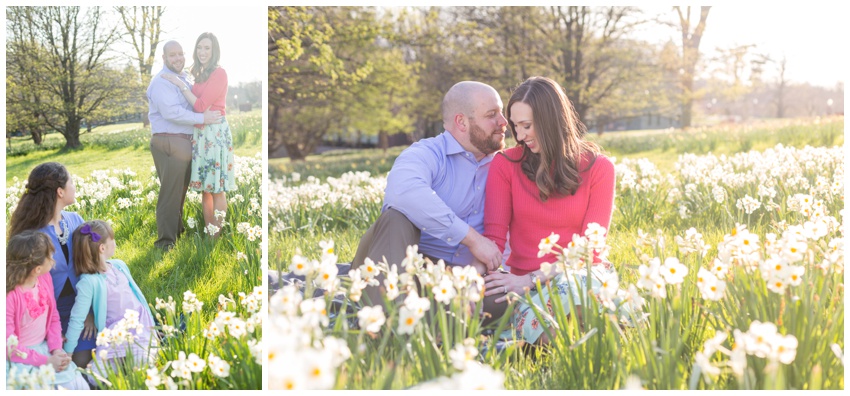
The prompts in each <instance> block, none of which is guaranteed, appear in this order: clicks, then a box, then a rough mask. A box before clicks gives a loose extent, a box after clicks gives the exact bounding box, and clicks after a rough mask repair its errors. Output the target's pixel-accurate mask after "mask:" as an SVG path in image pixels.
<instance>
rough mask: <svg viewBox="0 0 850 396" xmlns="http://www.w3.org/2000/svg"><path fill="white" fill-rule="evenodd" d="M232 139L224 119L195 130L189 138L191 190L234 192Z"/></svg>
mask: <svg viewBox="0 0 850 396" xmlns="http://www.w3.org/2000/svg"><path fill="white" fill-rule="evenodd" d="M235 167H236V163H235V161H234V159H233V137H232V136H231V134H230V125H229V124H228V123H227V120H223V121H222V122H221V124H210V125H204V129H198V128H195V131H194V134H193V135H192V177H191V179H190V180H189V187H190V188H191V189H193V190H195V191H201V192H209V193H220V192H224V191H233V190H236V169H235Z"/></svg>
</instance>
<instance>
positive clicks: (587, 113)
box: [536, 6, 651, 124]
mask: <svg viewBox="0 0 850 396" xmlns="http://www.w3.org/2000/svg"><path fill="white" fill-rule="evenodd" d="M541 12H543V13H544V15H542V16H541V17H542V19H541V21H540V23H538V24H537V26H538V29H540V30H541V31H542V33H543V37H548V40H546V41H545V42H546V43H547V46H546V47H543V48H542V49H541V50H538V53H537V55H536V56H537V57H539V58H541V59H542V60H544V61H545V62H547V63H548V65H549V68H550V70H552V72H554V73H555V76H556V77H557V78H555V79H556V80H558V81H559V82H560V83H561V84H562V85H563V86H564V89H565V90H566V92H567V96H568V97H569V98H570V100H571V101H572V103H573V106H574V107H575V109H576V112H577V113H578V115H579V118H580V119H581V120H582V121H583V122H585V123H588V124H592V122H591V115H592V114H593V110H594V109H595V108H599V107H603V106H609V109H606V110H603V111H600V112H598V114H597V115H602V114H604V113H606V112H612V110H613V108H611V107H610V106H614V107H617V106H620V105H621V104H622V105H625V104H626V102H624V101H623V97H622V96H621V95H622V94H628V91H626V90H624V88H625V87H626V85H627V84H630V83H631V82H635V81H639V80H644V79H646V78H647V76H646V73H648V72H650V71H651V69H650V66H651V65H650V64H649V63H647V61H648V60H649V59H651V57H648V56H647V53H646V52H645V50H644V48H643V45H635V44H636V43H634V42H633V41H631V40H629V39H628V37H629V35H631V34H632V33H634V31H635V29H636V28H637V27H639V26H640V25H642V24H643V23H646V19H645V18H643V16H642V13H641V11H640V10H639V9H638V8H636V7H577V6H568V7H560V6H559V7H550V8H548V9H541ZM640 92H641V93H642V92H643V90H640ZM627 107H628V106H627ZM627 112H629V110H628V109H626V108H624V109H622V110H618V111H613V113H627Z"/></svg>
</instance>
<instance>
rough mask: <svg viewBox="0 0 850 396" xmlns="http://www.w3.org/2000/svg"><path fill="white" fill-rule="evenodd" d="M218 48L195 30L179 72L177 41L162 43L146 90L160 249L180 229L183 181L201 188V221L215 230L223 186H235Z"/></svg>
mask: <svg viewBox="0 0 850 396" xmlns="http://www.w3.org/2000/svg"><path fill="white" fill-rule="evenodd" d="M220 58H221V50H220V47H219V43H218V38H216V36H215V35H213V34H212V33H203V34H201V35H200V36H199V37H198V39H197V40H196V42H195V48H194V50H193V52H192V59H193V61H194V62H193V64H192V66H191V68H190V70H189V73H188V74H187V73H185V72H184V71H183V68H184V66H185V62H186V58H185V55H184V53H183V47H181V46H180V43H178V42H176V41H169V42H167V43H165V45H163V47H162V61H163V64H164V67H163V68H162V71H160V72H159V73H158V74H157V75H156V76H154V77H153V78H152V79H151V83H150V86H149V87H148V90H147V97H148V104H149V107H150V109H149V112H148V116H149V118H150V123H151V133H152V136H151V154H152V155H153V160H154V166H155V167H156V173H157V176H158V177H159V181H160V190H159V197H158V198H157V203H156V227H157V236H158V238H157V240H156V242H154V245H155V246H156V247H158V248H160V249H163V250H169V249H171V248H172V247H173V246H174V243H175V242H176V241H177V237H178V236H179V235H180V234H181V233H182V232H183V203H184V202H185V200H186V191H187V189H188V188H189V187H191V188H192V189H193V190H196V191H199V192H201V193H202V202H201V204H202V207H203V213H204V224H205V225H206V230H207V232H208V233H209V234H210V235H213V236H217V235H218V232H219V231H220V229H221V225H222V221H223V218H222V217H221V216H216V212H219V213H225V212H226V211H227V196H226V192H227V191H233V190H235V189H236V177H235V174H234V173H235V162H234V157H233V139H232V136H231V133H230V126H229V125H228V123H227V120H226V119H225V102H226V98H227V74H226V73H225V71H224V69H223V68H221V67H220V66H219V64H218V63H219V59H220Z"/></svg>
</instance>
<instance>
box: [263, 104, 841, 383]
mask: <svg viewBox="0 0 850 396" xmlns="http://www.w3.org/2000/svg"><path fill="white" fill-rule="evenodd" d="M843 131H844V119H843V118H842V117H839V118H832V119H817V120H814V119H809V120H789V121H774V122H769V123H763V124H759V125H740V126H734V127H725V126H718V127H714V128H711V129H698V130H692V131H688V132H683V131H657V132H653V133H634V132H616V133H605V134H603V135H601V136H597V135H592V136H590V139H592V140H595V141H597V142H599V143H600V144H601V145H602V146H603V148H604V149H605V150H606V153H607V154H608V155H609V156H610V157H614V158H616V171H617V175H618V176H617V190H616V200H615V209H614V214H613V218H612V223H611V224H612V225H611V229H610V230H609V231H608V238H607V240H606V241H605V243H606V244H607V246H609V252H608V257H609V259H610V261H611V262H613V263H614V264H615V266H616V268H617V270H618V275H619V279H618V285H619V288H620V289H622V290H621V291H622V293H626V290H628V288H629V286H636V289H635V290H636V292H635V294H634V295H635V296H640V298H641V299H642V300H643V303H642V304H637V303H636V301H638V300H637V298H636V297H628V298H625V297H624V296H625V294H618V296H619V297H618V298H619V299H618V300H617V301H618V302H616V303H612V302H610V301H607V300H605V299H603V298H602V297H601V295H598V296H597V298H596V299H593V298H591V299H588V300H584V301H582V305H584V306H586V307H592V308H585V323H584V327H581V326H579V325H578V324H577V323H576V321H575V320H570V319H568V318H566V317H564V315H563V312H561V314H560V315H559V314H558V311H557V310H556V312H555V313H554V315H553V318H552V319H553V320H554V321H555V322H556V323H557V324H558V326H557V330H555V332H556V337H555V339H556V340H557V341H556V342H555V343H553V344H552V345H551V346H550V347H549V348H542V349H534V350H523V349H522V348H509V349H508V350H507V352H504V353H493V344H492V343H493V342H494V341H495V339H494V338H493V337H482V328H481V327H480V325H479V323H478V322H477V320H475V319H474V317H473V316H470V314H469V312H468V311H467V310H466V309H465V308H464V307H466V306H467V304H468V302H469V300H468V299H469V298H471V297H470V294H469V293H466V292H464V290H466V289H464V287H474V282H473V284H464V285H465V286H463V287H461V286H457V285H458V283H457V278H456V276H457V274H451V273H448V274H445V273H444V274H442V275H435V274H438V273H441V272H440V271H439V269H434V268H428V267H427V266H426V265H425V264H422V268H419V269H415V270H413V269H408V270H407V271H414V272H415V273H416V274H417V276H419V277H420V280H421V281H422V282H425V283H427V281H425V280H422V279H423V278H421V277H423V276H424V277H426V278H427V277H428V276H431V278H433V277H438V278H439V276H443V279H450V280H453V281H454V282H455V283H454V284H455V285H456V292H457V296H456V297H455V298H454V299H452V300H451V301H449V302H447V303H446V304H445V305H444V304H441V303H436V302H435V300H434V297H435V295H434V294H431V293H430V292H427V291H426V292H425V294H424V295H423V296H422V297H429V298H430V299H431V305H430V312H432V313H434V315H435V316H434V317H432V318H436V319H433V320H430V321H425V320H421V321H419V317H414V319H415V320H414V322H415V323H423V324H415V325H414V326H415V328H414V329H412V330H410V329H408V328H407V327H405V326H403V325H402V318H410V316H409V310H410V309H411V308H410V307H409V306H408V305H407V304H406V303H405V304H401V303H389V304H388V305H387V306H388V307H389V308H388V309H387V310H386V311H385V312H383V313H381V314H380V315H378V314H377V313H374V312H366V313H363V312H362V311H361V315H359V316H358V315H357V314H355V313H350V314H348V315H346V316H344V317H345V318H347V319H348V320H340V319H339V318H337V319H332V320H328V319H326V318H325V316H323V315H322V314H321V310H320V309H319V308H317V306H319V307H325V306H329V304H331V303H332V302H331V300H330V295H327V296H326V298H325V301H324V302H314V301H313V300H304V301H303V302H301V300H300V298H298V297H297V296H296V295H293V294H292V293H293V290H291V289H286V290H283V291H281V292H278V294H276V295H275V296H272V297H271V305H272V307H271V311H270V319H271V321H272V322H273V323H280V321H283V322H289V323H297V324H298V325H296V326H285V327H279V326H274V325H273V326H271V327H270V328H269V329H268V330H269V331H272V332H273V333H274V334H275V335H276V338H285V339H301V338H298V337H304V338H303V339H304V340H305V343H304V344H299V343H270V345H269V348H270V353H271V354H270V356H281V357H282V358H281V359H277V360H275V359H270V360H269V369H270V370H271V377H270V381H271V382H270V387H272V388H274V387H289V386H293V387H302V388H337V389H374V388H381V389H383V388H391V389H404V388H409V387H421V388H452V389H458V388H475V387H479V386H480V387H495V388H499V387H505V388H508V389H621V388H646V389H677V390H679V389H843V388H844V378H843V354H841V351H843V345H844V339H843V334H844V323H843V319H844V317H843V312H844V284H843V242H842V241H843V235H844V234H843V224H844V212H843V209H844V184H843V183H844V174H843V172H844V167H843V163H844V161H843V158H844V153H843V150H842V146H843V144H844V133H843ZM508 145H509V146H510V145H511V143H510V142H509V143H508ZM401 149H402V148H393V149H390V150H389V152H388V153H387V154H384V153H383V152H381V151H380V150H347V151H339V152H327V153H324V154H322V155H317V156H311V157H308V158H307V160H306V161H303V162H296V163H293V162H290V161H288V160H286V159H273V160H270V164H269V172H270V174H271V175H272V176H271V180H270V182H271V184H270V186H269V197H268V199H269V211H270V218H269V227H270V231H269V232H270V235H269V252H270V253H269V255H270V257H269V267H270V269H278V270H283V271H285V270H292V269H293V268H294V267H293V266H292V264H293V263H294V262H300V263H306V265H307V268H311V269H312V270H305V271H306V273H307V276H308V277H310V278H312V277H316V281H315V287H319V286H320V285H322V284H325V285H327V286H328V287H324V288H329V287H330V288H335V289H336V290H337V291H338V293H342V294H346V295H351V293H355V294H356V290H357V289H358V287H359V286H358V285H359V284H360V283H359V281H358V280H356V279H354V280H352V279H348V278H341V279H340V282H341V283H340V284H338V285H335V284H334V283H333V282H331V281H329V280H328V277H330V278H332V279H333V278H334V276H333V273H332V272H327V271H329V269H328V268H330V267H327V266H326V265H327V263H329V262H347V261H350V260H351V259H352V257H353V255H354V252H355V250H356V248H357V244H358V242H359V238H360V236H361V235H362V234H363V232H364V231H365V229H366V228H367V227H368V226H369V225H370V224H371V223H372V222H373V221H374V220H375V219H376V218H377V216H378V215H379V213H380V208H381V204H382V199H383V187H384V183H385V173H386V172H387V170H389V169H390V167H391V166H392V162H393V160H394V158H395V157H396V156H397V155H398V153H399V152H400V151H401ZM366 172H368V173H366ZM564 238H567V237H566V236H561V239H562V243H566V241H564ZM329 241H333V242H332V245H331V244H330V242H329ZM744 245H747V246H754V247H753V248H749V249H742V248H741V246H744ZM706 246H707V247H706ZM800 250H804V251H806V252H807V253H806V254H805V255H799V254H797V253H793V254H792V253H789V252H791V251H794V252H799V251H800ZM668 259H669V260H672V261H669V263H670V264H669V265H673V264H672V263H674V262H675V263H681V265H683V266H684V268H686V269H687V276H685V277H684V278H683V279H668V278H665V277H662V276H660V275H657V274H658V271H659V268H662V267H661V266H660V265H661V263H664V264H663V265H668ZM776 262H782V263H783V268H786V267H787V268H789V269H788V271H792V270H793V271H797V272H794V273H795V274H797V275H795V276H796V277H795V278H793V280H789V279H792V278H786V276H790V275H788V274H790V272H787V273H786V272H784V271H785V270H784V269H783V270H782V271H779V270H777V269H776V268H774V267H775V265H774V266H773V267H772V266H771V265H772V264H771V263H773V264H775V263H776ZM389 264H392V263H389ZM715 264H722V265H720V267H719V268H720V269H716V268H715ZM573 266H579V267H580V261H579V262H578V264H577V262H576V261H575V260H574V259H567V258H563V260H562V261H561V262H560V267H561V268H562V270H563V269H566V268H569V267H573ZM378 267H379V270H380V271H381V272H384V273H393V270H392V269H390V268H389V267H388V266H384V267H381V265H380V264H379V265H378ZM663 268H667V267H663ZM677 268H678V267H677ZM397 271H398V274H399V275H396V278H395V279H396V281H397V282H399V283H398V284H397V287H398V288H400V289H402V290H406V289H405V288H406V287H407V286H406V285H405V282H404V281H402V280H399V279H400V278H401V275H400V273H401V272H404V271H403V269H402V268H399V269H398V270H397ZM581 271H583V270H581ZM800 271H802V272H800ZM565 272H567V273H569V271H565ZM680 272H681V271H680ZM801 273H802V275H800V274H801ZM320 274H321V275H322V278H321V279H319V278H318V277H319V275H320ZM428 274H430V275H428ZM642 274H649V275H646V276H645V277H644V276H642ZM652 274H656V275H652ZM364 276H365V275H364ZM388 276H389V275H388ZM562 276H566V275H562ZM800 278H802V282H801V281H800ZM779 281H781V282H780V283H781V285H778V283H777V282H779ZM435 282H436V281H435ZM789 282H790V283H789ZM709 284H710V285H709ZM312 285H313V283H311V282H309V281H308V287H313V286H312ZM428 285H430V283H428ZM707 285H709V286H711V285H713V286H714V287H715V290H717V289H718V288H720V289H723V290H724V291H723V292H720V293H718V292H716V291H715V292H712V291H711V288H710V287H709V286H707ZM654 286H659V287H658V289H653V287H654ZM425 289H426V290H430V289H429V288H427V287H426V288H425ZM661 290H663V291H664V293H663V296H662V295H661V294H662V293H661ZM712 293H714V294H712ZM473 294H474V293H473ZM624 301H626V302H624ZM299 302H300V305H299ZM561 303H562V304H564V305H567V304H570V302H569V301H563V302H561ZM606 303H608V304H609V307H610V306H611V305H610V304H614V305H615V306H616V307H615V308H616V309H614V310H611V309H609V308H605V304H606ZM628 304H632V305H628ZM626 306H628V307H629V310H631V312H632V314H633V315H634V316H633V317H626V318H624V317H623V315H622V310H620V308H623V307H626ZM596 308H598V309H599V311H598V312H599V314H598V315H595V314H593V313H594V312H597V310H596ZM406 310H407V311H406ZM317 312H318V313H317ZM325 315H326V314H325ZM540 315H541V316H539V318H541V320H542V315H543V313H541V314H540ZM612 315H613V316H612ZM642 315H648V316H647V319H646V320H644V321H638V324H637V325H634V326H625V327H623V326H620V325H619V324H618V322H619V321H620V320H624V319H625V320H626V322H631V323H632V324H634V321H633V319H637V318H640V317H642ZM275 316H277V319H275V318H274V317H275ZM757 322H758V323H757ZM370 323H371V324H373V326H372V327H371V328H369V324H370ZM376 323H377V324H378V325H377V326H374V324H376ZM759 337H761V338H759ZM754 339H755V340H759V339H760V340H768V341H769V342H768V341H764V342H761V341H758V342H757V341H752V340H754ZM792 339H793V340H792ZM440 340H441V341H440ZM438 341H440V342H438ZM759 342H761V343H759ZM363 345H366V346H365V347H363ZM759 348H762V349H759ZM485 349H486V350H487V351H488V352H485ZM458 351H459V352H458ZM464 351H466V352H464ZM780 351H781V352H783V353H784V355H783V354H782V353H780ZM836 351H838V352H836ZM464 353H465V355H463V354H464ZM458 354H460V355H463V356H466V357H467V358H469V357H470V356H472V360H473V361H478V362H481V363H483V366H482V365H478V364H467V363H469V362H466V363H464V361H463V359H460V360H461V361H460V362H458V359H459V358H457V356H458ZM476 355H477V356H476ZM291 356H298V357H299V359H304V361H308V362H311V364H315V365H322V364H323V365H322V366H321V367H322V369H323V370H325V371H324V372H325V373H327V371H330V372H332V374H326V375H327V376H326V377H323V378H314V377H310V376H309V375H307V374H304V373H302V372H299V371H298V370H297V368H292V369H286V368H285V367H284V366H285V365H286V364H287V362H289V361H291ZM323 359H329V361H330V362H328V361H324V360H323ZM321 362H324V363H321ZM312 367H314V366H310V365H308V366H306V367H305V369H307V368H312Z"/></svg>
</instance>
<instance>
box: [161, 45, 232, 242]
mask: <svg viewBox="0 0 850 396" xmlns="http://www.w3.org/2000/svg"><path fill="white" fill-rule="evenodd" d="M192 58H193V59H194V63H193V64H192V68H191V70H190V72H191V74H192V76H193V77H194V81H195V84H194V85H193V86H192V87H188V86H186V84H185V83H184V82H183V81H181V80H180V79H179V78H178V77H177V75H175V74H170V73H163V75H162V77H163V78H165V79H166V80H168V81H170V82H171V83H172V84H174V85H176V86H178V87H180V89H181V92H183V96H185V97H186V100H187V101H188V102H189V103H190V104H192V106H194V108H195V111H196V112H198V113H202V112H204V111H206V110H218V111H220V112H221V115H222V116H224V115H225V113H224V107H225V99H226V98H227V73H225V71H224V69H223V68H221V67H220V66H219V65H218V62H219V59H220V58H221V50H220V49H219V45H218V38H216V36H215V35H214V34H212V33H209V32H206V33H202V34H201V35H200V36H198V40H197V41H196V42H195V51H194V53H193V55H192ZM234 167H235V163H234V159H233V137H232V135H231V133H230V125H229V124H228V123H227V120H226V119H225V118H222V122H221V123H220V124H207V125H195V133H194V135H193V136H192V176H191V179H190V181H189V187H190V188H192V189H193V190H196V191H200V192H201V193H202V194H203V195H202V198H201V199H202V201H201V203H202V206H203V210H204V223H205V224H206V225H207V226H208V227H209V225H210V224H212V225H213V226H214V227H211V228H207V231H208V233H209V234H210V235H213V236H217V235H218V232H219V230H220V229H221V224H222V221H223V218H217V217H216V216H215V212H216V211H218V212H226V211H227V195H226V192H227V191H233V190H236V176H235V168H234Z"/></svg>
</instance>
